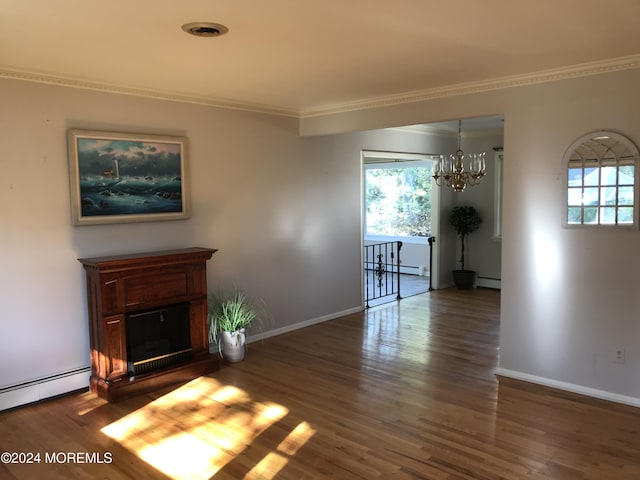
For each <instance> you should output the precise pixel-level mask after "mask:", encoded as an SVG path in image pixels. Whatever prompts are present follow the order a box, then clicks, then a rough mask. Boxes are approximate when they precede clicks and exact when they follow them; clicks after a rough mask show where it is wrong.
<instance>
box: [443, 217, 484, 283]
mask: <svg viewBox="0 0 640 480" xmlns="http://www.w3.org/2000/svg"><path fill="white" fill-rule="evenodd" d="M449 223H450V224H451V225H453V228H455V230H456V232H457V234H458V236H459V237H460V247H461V253H460V269H458V270H454V271H453V272H452V273H453V283H454V284H455V286H456V288H459V289H461V290H465V289H470V288H473V287H474V286H475V282H476V272H475V271H474V270H467V269H466V268H464V267H465V266H464V261H465V249H464V247H465V239H466V238H467V235H469V234H470V233H473V232H475V231H476V230H477V229H478V228H480V224H481V223H482V217H481V216H480V213H478V210H476V208H475V207H472V206H470V205H464V206H463V205H459V206H457V207H453V209H452V210H451V212H450V213H449Z"/></svg>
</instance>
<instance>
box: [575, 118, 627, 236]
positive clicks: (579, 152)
mask: <svg viewBox="0 0 640 480" xmlns="http://www.w3.org/2000/svg"><path fill="white" fill-rule="evenodd" d="M638 157H639V155H638V149H637V147H636V146H635V145H634V144H633V143H632V142H631V141H630V140H629V139H628V138H626V137H624V136H623V135H620V134H618V133H614V132H607V131H599V132H593V133H590V134H588V135H585V136H583V137H581V138H579V139H578V140H576V141H575V142H574V143H573V144H572V145H571V147H569V149H568V150H567V153H566V154H565V158H564V164H565V167H566V170H565V171H566V181H565V183H564V188H566V196H565V199H566V208H565V209H564V215H565V218H564V224H565V225H566V226H568V227H571V226H578V225H590V226H617V227H636V226H637V225H638V168H637V167H638Z"/></svg>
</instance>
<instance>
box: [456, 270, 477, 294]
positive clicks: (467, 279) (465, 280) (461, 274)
mask: <svg viewBox="0 0 640 480" xmlns="http://www.w3.org/2000/svg"><path fill="white" fill-rule="evenodd" d="M452 273H453V283H454V284H455V286H456V288H457V289H459V290H469V289H471V288H473V287H475V286H476V272H474V271H473V270H454V271H453V272H452Z"/></svg>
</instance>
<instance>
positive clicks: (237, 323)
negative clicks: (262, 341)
mask: <svg viewBox="0 0 640 480" xmlns="http://www.w3.org/2000/svg"><path fill="white" fill-rule="evenodd" d="M208 304H209V305H208V307H209V345H211V346H214V345H217V348H218V351H219V352H220V355H221V356H222V358H223V359H224V360H225V361H226V362H230V363H235V362H240V361H242V360H244V358H245V356H246V349H247V345H246V342H247V339H246V329H247V328H249V327H250V326H252V325H255V324H257V323H259V322H260V313H261V311H262V308H261V306H260V305H259V304H258V303H256V302H254V301H252V300H250V299H249V297H248V296H247V294H246V293H245V292H243V291H242V290H240V289H235V290H234V291H233V292H232V293H231V294H230V295H224V294H221V295H211V294H210V295H209V298H208Z"/></svg>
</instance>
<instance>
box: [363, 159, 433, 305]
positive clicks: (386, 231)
mask: <svg viewBox="0 0 640 480" xmlns="http://www.w3.org/2000/svg"><path fill="white" fill-rule="evenodd" d="M437 158H439V156H437V155H432V154H414V153H403V152H381V151H363V152H362V249H363V250H366V249H367V248H369V247H370V246H371V245H379V244H382V243H387V242H402V247H401V249H400V261H399V264H398V266H397V269H398V270H399V271H398V272H397V273H398V274H399V275H401V278H400V291H399V294H400V296H401V297H407V296H411V295H416V294H418V293H425V292H427V291H429V287H430V286H431V285H432V286H433V288H436V286H435V285H434V284H433V283H434V282H435V281H436V280H437V278H438V275H437V268H438V266H437V265H438V262H437V258H438V255H437V251H436V250H435V249H437V246H436V245H437V243H434V244H433V245H429V241H428V239H429V237H432V236H433V237H436V236H437V234H438V232H437V228H438V224H439V222H438V218H437V217H438V211H439V190H438V189H437V188H435V182H434V180H433V177H432V175H433V162H434V160H436V159H437ZM431 248H433V249H434V251H430V250H431ZM369 263H370V262H366V261H365V259H364V256H363V282H362V285H363V301H364V299H366V298H369V295H368V294H369V291H368V290H367V288H368V287H367V280H370V277H372V276H373V272H371V271H370V270H371V269H372V267H371V265H369ZM382 281H383V282H385V281H389V280H387V279H386V278H385V279H383V280H382ZM391 281H395V280H391ZM385 291H388V290H385ZM397 293H398V292H397V291H394V292H392V293H391V294H389V295H387V296H385V295H381V297H382V298H379V299H376V300H375V302H374V303H375V304H379V303H385V302H389V301H393V300H395V299H396V296H397ZM368 303H369V304H371V302H368Z"/></svg>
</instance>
